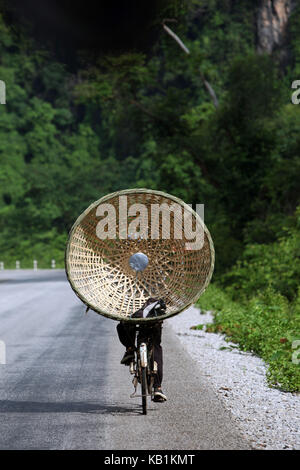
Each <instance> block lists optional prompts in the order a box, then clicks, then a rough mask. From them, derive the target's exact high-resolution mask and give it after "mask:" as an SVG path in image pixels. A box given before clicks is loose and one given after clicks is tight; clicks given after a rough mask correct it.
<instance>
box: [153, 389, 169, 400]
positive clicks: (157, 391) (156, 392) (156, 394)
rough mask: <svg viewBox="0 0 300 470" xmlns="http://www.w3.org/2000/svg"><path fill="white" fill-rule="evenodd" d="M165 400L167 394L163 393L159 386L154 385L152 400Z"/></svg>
mask: <svg viewBox="0 0 300 470" xmlns="http://www.w3.org/2000/svg"><path fill="white" fill-rule="evenodd" d="M166 400H167V396H166V395H165V394H164V393H163V391H162V389H161V387H155V388H154V397H153V401H157V402H163V401H166Z"/></svg>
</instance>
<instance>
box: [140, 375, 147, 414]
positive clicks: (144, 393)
mask: <svg viewBox="0 0 300 470" xmlns="http://www.w3.org/2000/svg"><path fill="white" fill-rule="evenodd" d="M141 386H142V405H143V415H146V414H147V367H142V377H141Z"/></svg>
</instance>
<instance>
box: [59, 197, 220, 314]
mask: <svg viewBox="0 0 300 470" xmlns="http://www.w3.org/2000/svg"><path fill="white" fill-rule="evenodd" d="M133 193H148V194H156V195H158V196H163V197H165V198H168V199H171V200H173V201H174V202H177V203H178V204H180V205H181V206H183V207H184V208H185V209H186V210H188V211H189V212H191V214H193V215H194V217H195V218H196V219H197V220H198V221H199V222H200V224H201V226H202V228H203V229H204V232H205V234H206V236H207V238H208V242H209V247H210V261H211V264H210V270H209V273H208V276H207V277H206V280H205V283H204V284H203V286H202V287H201V289H199V291H198V292H197V294H195V295H194V297H193V298H192V299H191V301H190V302H188V303H187V304H186V305H184V306H183V307H182V308H179V309H178V310H176V311H175V312H171V313H166V314H165V315H161V316H159V317H157V318H130V317H124V316H122V315H115V314H112V313H109V312H107V311H106V310H102V309H100V308H97V307H94V306H92V305H91V304H90V303H89V302H88V301H87V299H86V298H85V296H84V295H83V294H80V293H79V292H78V291H77V289H76V288H75V286H74V283H73V281H72V279H71V277H70V275H69V270H70V265H69V251H70V245H71V240H72V236H73V233H74V231H75V230H76V228H77V227H78V225H79V224H80V223H81V222H82V220H83V219H84V218H85V217H86V216H87V214H88V213H89V212H90V211H91V210H92V209H94V208H95V207H96V206H98V205H99V204H101V203H103V202H105V201H107V200H109V199H111V198H112V197H116V196H122V195H126V194H133ZM214 265H215V249H214V244H213V241H212V238H211V235H210V232H209V230H208V228H207V227H206V225H205V223H204V221H203V220H202V219H201V217H200V216H199V215H198V214H197V212H195V211H194V210H193V208H192V207H191V206H189V205H188V204H186V203H185V202H184V201H183V200H182V199H180V198H178V197H176V196H173V195H172V194H168V193H165V192H163V191H158V190H154V189H148V188H133V189H123V190H121V191H115V192H113V193H110V194H107V195H105V196H103V197H101V198H100V199H97V201H94V202H93V203H92V204H90V205H89V206H88V207H87V208H86V209H85V210H84V211H83V212H82V213H81V214H80V215H79V216H78V218H77V219H76V220H75V222H74V224H73V225H72V227H71V229H70V231H69V235H68V240H67V246H66V250H65V272H66V276H67V279H68V281H69V283H70V285H71V288H72V289H73V291H74V292H75V294H76V295H77V297H78V298H79V299H80V300H81V301H82V302H83V303H84V304H85V305H86V306H87V307H89V309H90V310H92V311H94V312H96V313H98V314H100V315H103V316H104V317H107V318H110V319H112V320H115V321H124V322H125V321H127V322H131V323H143V322H155V321H162V320H165V319H167V318H171V317H173V316H175V315H177V314H178V313H181V312H182V311H183V310H186V309H187V308H189V307H190V306H191V305H193V304H194V303H195V301H196V300H198V299H199V297H200V296H201V295H202V294H203V293H204V291H205V290H206V288H207V287H208V285H209V283H210V281H211V278H212V275H213V271H214Z"/></svg>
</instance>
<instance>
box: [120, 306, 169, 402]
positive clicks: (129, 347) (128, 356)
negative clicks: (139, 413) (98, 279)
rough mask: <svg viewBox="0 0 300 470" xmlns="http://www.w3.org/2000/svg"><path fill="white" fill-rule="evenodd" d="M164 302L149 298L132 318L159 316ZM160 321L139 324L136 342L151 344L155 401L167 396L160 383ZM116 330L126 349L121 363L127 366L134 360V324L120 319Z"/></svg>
mask: <svg viewBox="0 0 300 470" xmlns="http://www.w3.org/2000/svg"><path fill="white" fill-rule="evenodd" d="M165 309H166V306H165V303H164V301H163V300H158V299H153V298H150V299H148V300H147V302H146V303H145V304H144V305H143V307H142V308H141V309H140V310H137V311H136V312H135V313H134V314H133V315H132V317H133V318H145V317H147V318H149V317H159V315H162V314H163V313H165ZM162 323H163V322H162V321H161V320H157V321H156V322H151V323H150V325H147V324H140V326H139V334H138V338H137V343H138V344H140V343H142V342H144V341H145V342H148V341H150V343H151V344H152V345H153V358H154V360H155V361H156V363H157V374H155V377H154V384H153V387H154V397H153V400H154V401H156V402H164V401H166V400H167V396H166V395H165V394H164V393H163V391H162V388H161V384H162V379H163V350H162V346H161V334H162ZM117 332H118V336H119V340H120V342H121V343H122V344H123V346H125V348H126V351H125V354H124V356H123V358H122V360H121V364H124V365H126V366H129V365H130V363H131V362H132V361H133V360H134V351H135V340H136V332H137V331H136V325H135V324H132V323H129V322H127V321H123V322H122V321H121V322H120V323H119V324H118V325H117Z"/></svg>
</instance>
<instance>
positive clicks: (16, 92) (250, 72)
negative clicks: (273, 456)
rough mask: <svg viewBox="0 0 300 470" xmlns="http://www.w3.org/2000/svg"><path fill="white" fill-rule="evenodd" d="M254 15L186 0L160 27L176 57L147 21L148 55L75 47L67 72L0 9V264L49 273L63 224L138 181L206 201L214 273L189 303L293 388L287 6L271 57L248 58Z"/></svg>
mask: <svg viewBox="0 0 300 470" xmlns="http://www.w3.org/2000/svg"><path fill="white" fill-rule="evenodd" d="M258 8H259V2H249V1H246V0H240V1H230V0H227V1H220V0H203V1H201V0H198V1H195V0H194V1H191V2H188V7H187V6H186V5H185V6H184V7H178V8H177V9H176V11H174V12H173V13H174V14H175V15H176V14H177V19H178V21H177V23H167V24H168V25H169V27H171V28H172V30H173V31H174V32H176V34H177V35H178V36H179V37H180V38H181V39H182V40H183V41H184V44H185V45H186V46H187V47H188V48H189V50H190V54H185V53H184V51H183V50H182V49H181V48H180V47H179V45H178V44H177V43H176V41H174V39H172V38H171V37H170V35H168V34H167V33H166V32H165V31H164V30H163V28H162V27H161V28H160V30H159V33H158V34H157V38H156V40H155V41H154V42H153V45H152V47H151V49H148V50H145V51H140V50H137V49H136V50H135V49H132V50H130V51H126V52H123V53H120V54H117V55H112V54H106V53H99V55H98V57H97V58H96V59H93V60H91V59H90V58H88V57H85V56H84V55H83V56H82V57H81V59H80V60H79V62H78V63H79V65H77V64H76V67H73V64H70V63H68V60H67V59H65V60H62V59H61V58H58V57H57V56H56V55H55V54H54V53H52V52H51V51H50V50H48V48H47V47H44V46H41V47H39V46H38V43H37V41H35V40H34V39H32V38H31V37H30V34H27V33H26V31H23V30H22V31H20V30H16V28H14V27H12V25H11V24H9V22H7V21H5V15H2V17H1V18H0V79H1V80H3V81H5V83H6V93H7V97H6V100H7V102H6V105H1V107H0V233H1V235H0V261H3V262H4V263H5V267H6V268H13V267H15V261H16V260H20V262H21V267H32V260H33V259H36V260H38V262H39V267H50V263H51V259H53V258H54V259H55V260H56V262H57V265H58V266H60V267H63V257H64V249H65V243H66V239H67V233H68V230H69V229H70V227H71V225H72V224H73V222H74V221H75V219H76V218H77V217H78V215H79V214H80V213H81V212H82V211H83V210H84V209H85V208H86V207H87V206H88V205H89V204H90V203H91V202H93V201H94V200H96V199H99V198H100V197H101V196H103V195H105V194H107V193H109V192H112V191H116V190H120V189H125V188H130V187H131V188H133V187H148V188H152V189H159V190H162V191H166V192H168V193H171V194H174V195H175V196H178V197H180V198H182V199H184V201H186V202H187V203H204V204H205V222H206V225H207V226H208V228H209V230H210V232H211V234H212V238H213V240H214V244H215V250H216V268H215V274H214V283H213V285H212V286H211V287H210V288H209V289H208V290H207V293H205V294H204V296H203V298H201V299H200V301H199V303H200V306H201V307H203V308H207V309H211V310H212V309H213V310H215V312H216V316H215V323H214V325H212V326H211V331H216V330H217V331H222V332H224V333H226V334H227V336H228V338H230V339H231V340H234V341H236V342H238V343H239V344H240V347H242V348H244V349H246V350H252V351H254V352H255V353H257V354H259V355H260V356H262V357H263V358H264V359H265V360H266V361H267V363H268V364H269V381H270V384H273V385H275V386H278V387H281V388H282V389H283V390H289V391H295V390H299V387H300V372H299V369H300V366H299V365H297V364H296V363H295V361H294V363H293V362H292V354H293V353H294V349H293V344H294V341H295V340H297V339H300V333H299V331H300V329H299V326H300V325H299V317H300V289H299V280H300V197H299V196H300V190H299V181H300V133H299V128H300V106H297V105H294V104H292V102H291V94H292V90H291V83H292V81H293V80H297V79H300V5H298V6H297V7H296V8H294V10H293V12H292V14H291V16H290V19H289V25H288V32H287V44H286V45H285V47H286V49H287V50H288V53H287V54H286V56H285V60H282V57H283V52H282V50H281V49H280V48H277V49H276V48H275V50H274V51H273V52H272V53H271V54H267V53H258V52H257V46H256V42H257V31H256V15H257V9H258ZM0 11H1V10H0ZM204 80H206V81H208V82H209V84H210V85H211V86H212V87H213V89H214V92H215V94H216V97H217V100H218V106H217V107H216V106H215V105H214V103H213V101H212V99H211V96H210V94H209V93H208V92H207V88H206V87H205V84H204ZM298 134H299V135H298ZM200 327H201V326H200ZM296 362H297V361H296Z"/></svg>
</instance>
